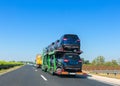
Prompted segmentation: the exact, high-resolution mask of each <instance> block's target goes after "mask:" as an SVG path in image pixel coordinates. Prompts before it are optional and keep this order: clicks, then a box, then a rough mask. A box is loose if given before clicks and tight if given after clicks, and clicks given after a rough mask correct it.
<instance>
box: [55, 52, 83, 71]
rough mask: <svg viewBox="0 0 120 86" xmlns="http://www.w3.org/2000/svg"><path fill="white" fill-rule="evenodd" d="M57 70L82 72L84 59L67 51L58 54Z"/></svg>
mask: <svg viewBox="0 0 120 86" xmlns="http://www.w3.org/2000/svg"><path fill="white" fill-rule="evenodd" d="M56 63H57V71H61V72H62V71H67V72H81V71H82V60H81V58H80V56H79V55H78V54H75V53H65V54H64V55H58V56H57V62H56Z"/></svg>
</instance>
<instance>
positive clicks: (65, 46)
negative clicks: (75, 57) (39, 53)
mask: <svg viewBox="0 0 120 86" xmlns="http://www.w3.org/2000/svg"><path fill="white" fill-rule="evenodd" d="M57 49H58V50H67V51H74V52H76V51H80V39H79V38H78V36H77V35H75V34H65V35H63V36H62V37H61V38H60V41H59V43H58V46H57Z"/></svg>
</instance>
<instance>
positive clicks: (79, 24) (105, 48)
mask: <svg viewBox="0 0 120 86" xmlns="http://www.w3.org/2000/svg"><path fill="white" fill-rule="evenodd" d="M66 33H74V34H77V35H78V36H79V37H80V39H81V49H82V50H83V52H84V53H83V54H82V55H81V57H84V58H85V59H88V60H93V59H94V58H95V57H97V56H99V55H102V56H104V57H105V58H106V60H111V59H118V58H120V54H119V51H120V38H119V37H120V1H119V0H118V1H117V0H78V1H77V0H1V1H0V59H1V60H34V59H35V56H36V54H38V53H41V52H42V49H43V48H44V47H46V46H48V45H49V44H50V43H51V42H53V41H55V40H57V39H59V38H60V36H62V35H63V34H66Z"/></svg>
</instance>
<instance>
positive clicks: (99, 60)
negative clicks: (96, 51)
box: [82, 56, 120, 66]
mask: <svg viewBox="0 0 120 86" xmlns="http://www.w3.org/2000/svg"><path fill="white" fill-rule="evenodd" d="M82 61H83V64H85V65H94V66H120V58H119V59H118V60H115V59H113V60H111V61H106V60H105V57H104V56H98V57H96V58H95V59H93V60H92V61H91V62H90V61H89V60H85V59H84V58H82Z"/></svg>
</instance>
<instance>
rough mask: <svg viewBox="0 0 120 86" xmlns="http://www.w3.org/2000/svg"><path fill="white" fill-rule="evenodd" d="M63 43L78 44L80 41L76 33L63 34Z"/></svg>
mask: <svg viewBox="0 0 120 86" xmlns="http://www.w3.org/2000/svg"><path fill="white" fill-rule="evenodd" d="M63 42H64V44H75V45H76V44H77V45H80V41H79V38H78V36H77V35H65V36H64V41H63Z"/></svg>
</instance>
